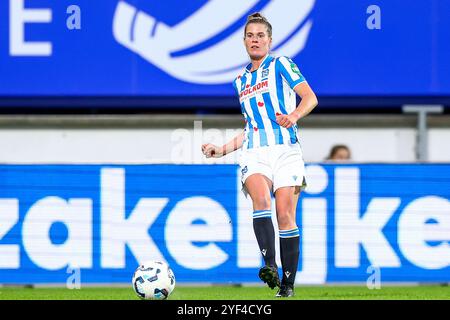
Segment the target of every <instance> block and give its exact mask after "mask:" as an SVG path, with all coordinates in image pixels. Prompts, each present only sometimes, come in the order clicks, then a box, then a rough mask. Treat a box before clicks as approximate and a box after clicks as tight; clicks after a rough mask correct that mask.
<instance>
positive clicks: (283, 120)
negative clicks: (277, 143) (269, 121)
mask: <svg viewBox="0 0 450 320" xmlns="http://www.w3.org/2000/svg"><path fill="white" fill-rule="evenodd" d="M297 121H298V116H297V115H296V114H294V113H291V114H278V115H277V123H278V124H279V125H280V126H282V127H284V128H287V129H289V128H290V127H292V126H293V125H294V124H296V123H297Z"/></svg>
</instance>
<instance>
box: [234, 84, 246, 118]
mask: <svg viewBox="0 0 450 320" xmlns="http://www.w3.org/2000/svg"><path fill="white" fill-rule="evenodd" d="M237 80H238V78H236V79H234V81H233V88H234V92H235V93H236V95H237V97H238V99H239V90H238V88H237V84H236V82H237ZM241 113H242V114H243V115H244V117H246V115H245V111H244V109H243V108H242V105H241Z"/></svg>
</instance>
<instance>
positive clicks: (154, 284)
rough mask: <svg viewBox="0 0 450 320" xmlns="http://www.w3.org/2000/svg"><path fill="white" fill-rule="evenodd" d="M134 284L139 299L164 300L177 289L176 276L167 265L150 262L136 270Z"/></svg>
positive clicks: (159, 262) (160, 262)
mask: <svg viewBox="0 0 450 320" xmlns="http://www.w3.org/2000/svg"><path fill="white" fill-rule="evenodd" d="M132 284H133V289H134V292H136V294H137V295H138V297H139V298H141V299H145V300H164V299H167V297H168V296H169V295H170V294H171V293H172V291H173V289H174V288H175V275H174V274H173V271H172V269H170V267H169V265H168V264H167V263H165V262H162V261H148V262H144V263H143V264H141V265H140V266H139V267H138V268H137V269H136V271H135V272H134V274H133V280H132Z"/></svg>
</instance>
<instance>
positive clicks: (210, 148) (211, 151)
mask: <svg viewBox="0 0 450 320" xmlns="http://www.w3.org/2000/svg"><path fill="white" fill-rule="evenodd" d="M202 152H203V154H204V155H205V156H206V157H207V158H211V157H212V158H220V157H222V156H223V149H222V148H221V147H218V146H216V145H214V144H211V143H205V144H203V145H202Z"/></svg>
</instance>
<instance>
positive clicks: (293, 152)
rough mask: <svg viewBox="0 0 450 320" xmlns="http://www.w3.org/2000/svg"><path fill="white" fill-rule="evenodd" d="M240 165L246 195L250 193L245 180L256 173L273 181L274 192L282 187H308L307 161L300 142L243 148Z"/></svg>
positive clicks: (243, 189)
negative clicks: (306, 176) (306, 177)
mask: <svg viewBox="0 0 450 320" xmlns="http://www.w3.org/2000/svg"><path fill="white" fill-rule="evenodd" d="M239 165H240V167H241V182H242V191H243V192H244V194H245V196H247V194H248V191H247V189H246V187H245V180H246V179H247V178H248V177H249V176H251V175H252V174H255V173H260V174H262V175H264V176H266V177H267V178H269V180H270V181H272V186H273V190H272V192H273V193H275V191H276V190H277V189H278V188H281V187H292V186H300V188H301V189H304V188H305V187H306V179H305V162H304V161H303V153H302V149H301V147H300V144H299V143H298V142H297V143H295V144H279V145H274V146H266V147H259V148H254V149H246V150H242V152H241V156H240V159H239Z"/></svg>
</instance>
